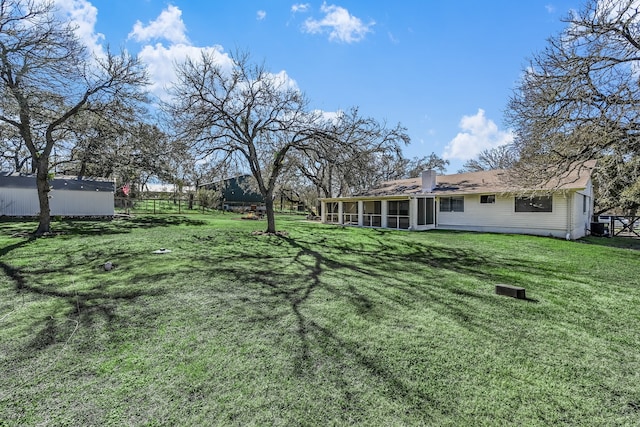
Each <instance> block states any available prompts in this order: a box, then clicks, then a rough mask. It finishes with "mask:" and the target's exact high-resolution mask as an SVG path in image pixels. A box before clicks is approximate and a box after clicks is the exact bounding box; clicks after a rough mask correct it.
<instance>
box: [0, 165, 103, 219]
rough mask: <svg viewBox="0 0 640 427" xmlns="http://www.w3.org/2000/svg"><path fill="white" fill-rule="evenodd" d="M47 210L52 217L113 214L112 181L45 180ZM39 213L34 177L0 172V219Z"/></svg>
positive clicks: (66, 178)
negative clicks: (47, 196)
mask: <svg viewBox="0 0 640 427" xmlns="http://www.w3.org/2000/svg"><path fill="white" fill-rule="evenodd" d="M49 185H50V187H51V191H50V192H49V209H50V211H51V215H54V216H65V217H73V216H81V217H104V216H113V215H114V199H113V195H114V192H115V182H114V181H113V180H109V179H104V178H79V177H76V176H59V177H54V178H53V179H52V180H50V181H49ZM39 213H40V204H39V202H38V189H37V186H36V177H35V175H33V174H21V173H10V172H0V216H10V217H35V216H38V214H39Z"/></svg>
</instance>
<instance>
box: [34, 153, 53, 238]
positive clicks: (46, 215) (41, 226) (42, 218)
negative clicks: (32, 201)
mask: <svg viewBox="0 0 640 427" xmlns="http://www.w3.org/2000/svg"><path fill="white" fill-rule="evenodd" d="M37 165H38V166H37V172H36V185H37V187H38V202H39V203H40V214H39V215H38V229H37V230H36V235H37V236H41V235H43V234H44V233H48V232H50V231H51V210H50V209H49V191H50V188H49V162H48V161H47V159H46V158H45V157H44V156H41V157H40V158H39V159H38V160H37Z"/></svg>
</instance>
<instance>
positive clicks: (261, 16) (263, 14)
mask: <svg viewBox="0 0 640 427" xmlns="http://www.w3.org/2000/svg"><path fill="white" fill-rule="evenodd" d="M266 17H267V12H265V11H264V10H259V11H258V12H257V13H256V19H257V20H258V21H262V20H263V19H264V18H266Z"/></svg>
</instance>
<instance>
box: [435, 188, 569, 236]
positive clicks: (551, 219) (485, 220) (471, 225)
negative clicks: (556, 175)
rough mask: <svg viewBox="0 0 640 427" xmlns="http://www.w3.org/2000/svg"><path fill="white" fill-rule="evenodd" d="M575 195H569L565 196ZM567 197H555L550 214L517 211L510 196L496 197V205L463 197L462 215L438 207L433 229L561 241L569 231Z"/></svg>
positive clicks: (559, 195)
mask: <svg viewBox="0 0 640 427" xmlns="http://www.w3.org/2000/svg"><path fill="white" fill-rule="evenodd" d="M574 194H575V193H568V194H567V197H573V195H574ZM567 197H565V196H564V195H563V194H561V193H557V194H554V195H553V199H552V209H553V211H552V212H516V211H515V198H514V197H513V196H504V197H501V196H499V195H496V202H495V203H486V204H483V203H480V195H479V194H478V195H466V196H464V212H440V211H439V204H438V209H437V226H436V228H441V229H450V230H470V231H484V232H494V233H516V234H535V235H540V236H550V235H551V236H555V237H561V238H564V237H565V236H566V234H567V231H568V227H567V224H568V223H567V218H568V215H567V213H568V211H567V208H568V205H569V203H568V198H567ZM580 207H581V208H582V204H581V205H580ZM574 238H575V237H574Z"/></svg>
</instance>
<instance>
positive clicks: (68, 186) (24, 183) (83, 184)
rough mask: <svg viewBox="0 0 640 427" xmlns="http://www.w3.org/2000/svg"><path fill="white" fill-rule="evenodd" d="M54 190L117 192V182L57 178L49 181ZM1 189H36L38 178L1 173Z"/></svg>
mask: <svg viewBox="0 0 640 427" xmlns="http://www.w3.org/2000/svg"><path fill="white" fill-rule="evenodd" d="M49 183H50V186H51V189H52V190H75V191H110V192H113V191H115V182H114V181H113V180H110V179H107V178H89V177H77V176H69V175H64V176H57V177H54V179H53V180H51V181H49ZM0 188H31V189H33V188H36V176H35V175H34V174H24V173H15V172H5V171H1V172H0Z"/></svg>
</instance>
